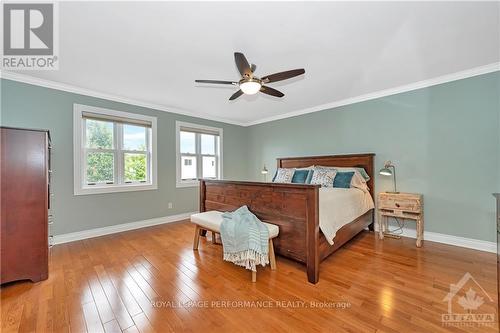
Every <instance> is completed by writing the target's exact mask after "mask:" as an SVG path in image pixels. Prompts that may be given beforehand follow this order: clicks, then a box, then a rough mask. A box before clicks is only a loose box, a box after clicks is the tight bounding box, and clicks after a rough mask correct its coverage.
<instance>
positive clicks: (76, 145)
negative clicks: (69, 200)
mask: <svg viewBox="0 0 500 333" xmlns="http://www.w3.org/2000/svg"><path fill="white" fill-rule="evenodd" d="M83 112H92V113H97V114H102V115H106V116H117V117H122V118H129V119H136V120H142V121H147V122H150V123H151V179H150V181H149V182H148V183H146V184H142V183H141V184H137V183H135V184H114V185H106V186H98V185H97V186H95V187H92V188H88V187H85V186H84V184H83V180H84V175H83V169H84V166H83V165H82V162H83V161H84V156H83V152H84V147H83V144H84V138H83V126H82V124H83V117H82V113H83ZM156 123H157V120H156V117H149V116H144V115H140V114H136V113H129V112H122V111H116V110H110V109H104V108H98V107H95V106H88V105H82V104H73V182H74V183H73V191H74V195H87V194H100V193H116V192H129V191H144V190H156V189H158V156H157V139H156V137H157V133H156V132H157V124H156ZM117 162H118V161H115V163H117Z"/></svg>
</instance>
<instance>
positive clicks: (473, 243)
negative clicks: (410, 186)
mask: <svg viewBox="0 0 500 333" xmlns="http://www.w3.org/2000/svg"><path fill="white" fill-rule="evenodd" d="M392 228H395V227H394V226H392ZM389 229H391V227H389ZM375 231H378V225H377V224H375ZM399 235H400V236H403V237H409V238H415V239H416V238H417V231H416V230H415V229H408V228H403V232H402V233H401V234H399ZM426 240H427V241H432V242H436V243H443V244H448V245H454V246H460V247H466V248H469V249H474V250H479V251H485V252H493V253H496V252H497V243H495V242H489V241H484V240H479V239H473V238H465V237H459V236H453V235H447V234H440V233H438V232H432V231H424V244H425V241H426ZM424 246H425V245H424Z"/></svg>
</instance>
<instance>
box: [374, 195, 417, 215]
mask: <svg viewBox="0 0 500 333" xmlns="http://www.w3.org/2000/svg"><path fill="white" fill-rule="evenodd" d="M378 206H379V209H393V210H398V211H410V212H420V210H421V208H422V206H421V202H420V199H419V198H406V197H400V196H391V195H380V198H379V202H378Z"/></svg>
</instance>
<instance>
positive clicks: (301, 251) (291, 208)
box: [200, 154, 375, 283]
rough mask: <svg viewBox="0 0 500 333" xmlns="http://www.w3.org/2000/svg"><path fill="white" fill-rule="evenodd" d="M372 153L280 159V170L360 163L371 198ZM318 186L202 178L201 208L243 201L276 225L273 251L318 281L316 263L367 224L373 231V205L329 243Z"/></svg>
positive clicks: (238, 204) (224, 207)
mask: <svg viewBox="0 0 500 333" xmlns="http://www.w3.org/2000/svg"><path fill="white" fill-rule="evenodd" d="M374 156H375V154H355V155H333V156H311V157H288V158H278V159H277V160H278V168H301V167H308V166H311V165H321V166H337V167H362V168H364V169H365V170H366V172H367V173H368V175H369V176H370V180H369V181H368V186H369V188H370V194H371V196H372V198H375V196H374V193H375V184H374V178H375V177H374V165H373V162H374ZM318 189H319V185H305V184H278V183H262V182H247V181H230V180H208V179H202V180H200V212H204V211H209V210H218V211H231V210H235V209H237V208H239V207H241V206H242V205H247V206H248V208H249V209H250V210H251V211H252V212H253V213H254V214H255V215H256V216H257V217H258V218H259V219H261V220H262V221H265V222H269V223H273V224H276V225H278V226H279V228H280V234H279V236H278V237H277V238H275V239H274V247H275V251H276V253H277V254H279V255H281V256H284V257H287V258H290V259H293V260H296V261H298V262H301V263H304V264H305V265H306V266H307V279H308V281H309V282H311V283H317V282H318V280H319V264H320V262H321V261H322V260H324V259H325V258H326V257H328V256H329V255H330V254H332V253H333V252H335V251H336V250H337V249H338V248H339V247H341V246H342V245H344V244H345V243H346V242H348V241H349V240H350V239H352V238H353V237H354V236H356V235H357V234H358V233H359V232H361V231H362V230H363V229H365V228H367V227H368V228H369V230H372V231H373V223H374V212H373V209H371V210H369V211H368V212H366V213H365V214H364V215H362V216H360V217H359V218H357V219H356V220H355V221H353V222H351V223H349V224H347V225H345V226H343V227H342V228H341V229H340V230H339V231H338V232H337V235H336V236H335V238H334V245H330V244H329V243H328V242H327V240H326V238H325V236H324V235H323V233H322V232H321V231H320V229H319V208H318V206H319V191H318Z"/></svg>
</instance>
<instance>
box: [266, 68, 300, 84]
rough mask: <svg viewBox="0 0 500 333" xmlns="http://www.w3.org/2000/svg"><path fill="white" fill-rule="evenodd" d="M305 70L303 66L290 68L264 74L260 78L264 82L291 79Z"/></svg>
mask: <svg viewBox="0 0 500 333" xmlns="http://www.w3.org/2000/svg"><path fill="white" fill-rule="evenodd" d="M305 72H306V71H305V70H304V69H303V68H300V69H292V70H289V71H286V72H279V73H274V74H271V75H267V76H264V77H263V78H262V79H261V80H262V81H264V83H270V82H277V81H281V80H286V79H291V78H292V77H295V76H298V75H301V74H304V73H305Z"/></svg>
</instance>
